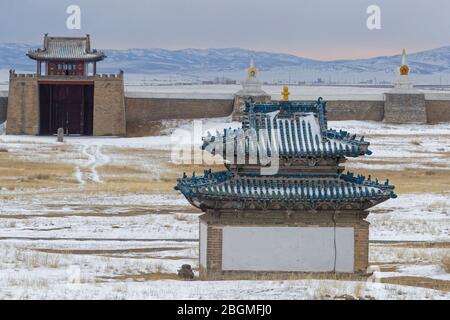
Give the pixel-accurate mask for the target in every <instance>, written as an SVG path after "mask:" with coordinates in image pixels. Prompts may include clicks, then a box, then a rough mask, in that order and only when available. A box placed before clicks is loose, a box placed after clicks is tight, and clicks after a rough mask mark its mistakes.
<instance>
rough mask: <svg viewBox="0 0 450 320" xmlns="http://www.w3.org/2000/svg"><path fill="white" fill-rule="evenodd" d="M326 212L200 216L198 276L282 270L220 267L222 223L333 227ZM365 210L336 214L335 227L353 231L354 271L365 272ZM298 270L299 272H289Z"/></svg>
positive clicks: (230, 276)
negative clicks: (203, 238)
mask: <svg viewBox="0 0 450 320" xmlns="http://www.w3.org/2000/svg"><path fill="white" fill-rule="evenodd" d="M332 216H333V213H332V212H331V211H330V212H315V213H311V212H290V213H289V214H288V213H287V212H284V213H283V212H274V211H269V212H266V213H261V212H258V211H254V212H252V211H246V212H239V213H236V212H233V213H231V212H230V213H221V214H220V215H215V214H213V213H212V212H208V213H206V214H204V215H202V216H201V217H200V219H201V221H203V222H205V223H206V224H207V230H208V231H207V232H208V234H207V257H206V258H207V259H206V261H207V267H206V268H203V267H202V268H200V278H201V279H208V280H221V279H253V278H255V277H258V276H270V277H276V276H277V274H278V275H280V276H283V275H286V274H287V273H286V272H250V271H223V270H222V243H223V228H224V227H225V226H258V227H261V226H264V227H268V226H277V227H280V226H284V227H333V226H334V222H333V219H332ZM366 216H367V212H352V213H337V214H336V227H338V228H340V227H351V228H353V230H354V272H355V274H365V273H366V272H367V268H368V266H369V223H368V222H367V221H366V220H364V218H365V217H366ZM292 273H301V272H291V273H290V274H292Z"/></svg>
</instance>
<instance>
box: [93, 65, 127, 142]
mask: <svg viewBox="0 0 450 320" xmlns="http://www.w3.org/2000/svg"><path fill="white" fill-rule="evenodd" d="M125 135H126V119H125V97H124V82H123V74H118V75H97V76H95V79H94V136H125Z"/></svg>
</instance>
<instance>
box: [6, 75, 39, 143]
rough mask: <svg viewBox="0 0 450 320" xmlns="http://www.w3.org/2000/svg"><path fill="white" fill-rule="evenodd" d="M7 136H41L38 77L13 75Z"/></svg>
mask: <svg viewBox="0 0 450 320" xmlns="http://www.w3.org/2000/svg"><path fill="white" fill-rule="evenodd" d="M7 117H8V123H7V127H6V133H7V134H26V135H37V134H39V93H38V81H37V76H36V75H31V74H27V75H24V74H15V73H13V74H11V76H10V79H9V97H8V110H7Z"/></svg>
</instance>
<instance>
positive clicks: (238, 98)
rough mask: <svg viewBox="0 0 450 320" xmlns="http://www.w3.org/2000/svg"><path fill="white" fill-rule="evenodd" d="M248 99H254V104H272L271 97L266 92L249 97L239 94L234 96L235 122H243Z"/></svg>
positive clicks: (233, 116)
mask: <svg viewBox="0 0 450 320" xmlns="http://www.w3.org/2000/svg"><path fill="white" fill-rule="evenodd" d="M248 99H252V100H253V101H254V102H270V100H271V97H270V95H268V94H266V93H265V92H263V93H261V94H260V95H248V94H240V93H239V92H238V93H237V94H236V95H235V96H234V102H233V113H232V114H231V117H232V120H233V121H239V122H241V121H242V113H243V112H244V108H245V101H246V100H248Z"/></svg>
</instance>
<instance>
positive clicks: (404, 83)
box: [391, 49, 419, 93]
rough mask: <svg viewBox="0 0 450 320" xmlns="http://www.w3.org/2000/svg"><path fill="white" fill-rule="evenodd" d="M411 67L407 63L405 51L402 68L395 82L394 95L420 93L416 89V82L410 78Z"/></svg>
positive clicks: (404, 51) (404, 52)
mask: <svg viewBox="0 0 450 320" xmlns="http://www.w3.org/2000/svg"><path fill="white" fill-rule="evenodd" d="M409 71H410V69H409V66H408V65H407V63H406V50H405V49H403V53H402V61H401V66H400V68H399V75H398V78H397V80H396V81H395V82H394V89H393V90H392V91H391V92H393V93H418V92H419V91H418V90H416V89H414V81H413V80H412V79H411V78H410V76H409Z"/></svg>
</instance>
